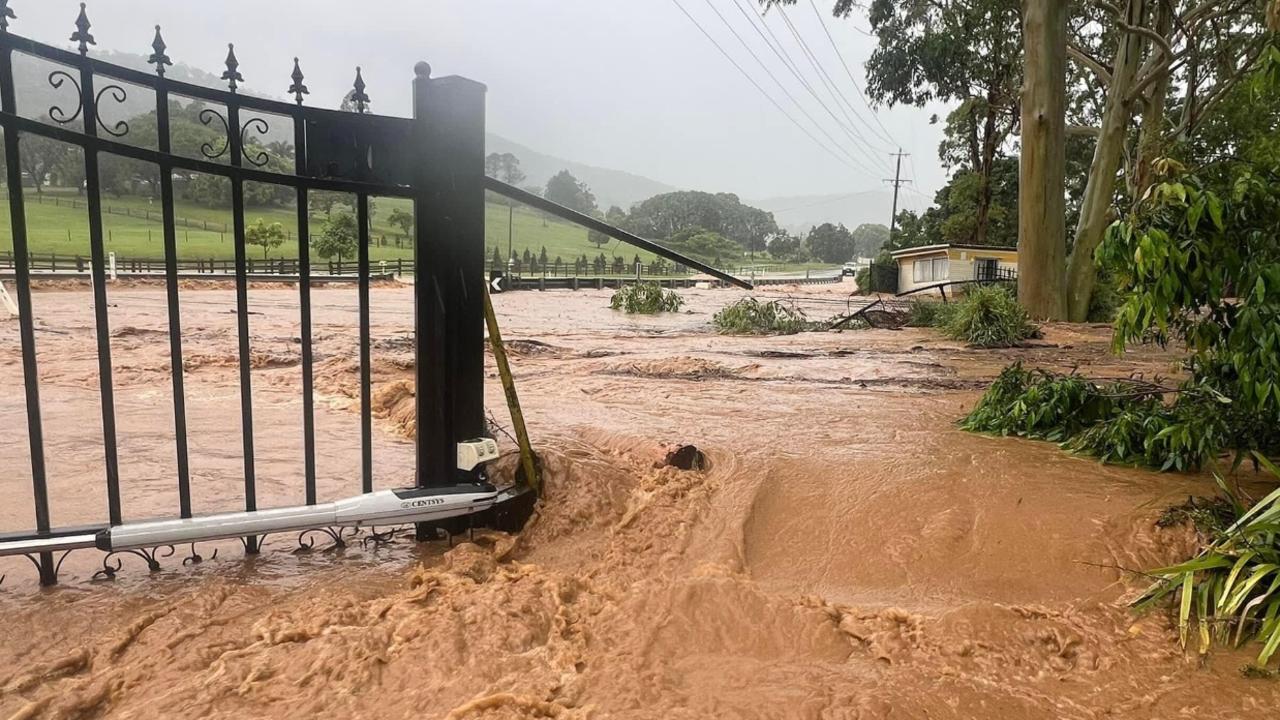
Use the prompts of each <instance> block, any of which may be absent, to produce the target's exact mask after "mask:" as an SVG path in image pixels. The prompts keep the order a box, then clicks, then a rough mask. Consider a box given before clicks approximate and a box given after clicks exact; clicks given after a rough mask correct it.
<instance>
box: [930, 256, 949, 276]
mask: <svg viewBox="0 0 1280 720" xmlns="http://www.w3.org/2000/svg"><path fill="white" fill-rule="evenodd" d="M933 279H934V280H946V279H947V259H946V258H944V257H940V258H934V259H933Z"/></svg>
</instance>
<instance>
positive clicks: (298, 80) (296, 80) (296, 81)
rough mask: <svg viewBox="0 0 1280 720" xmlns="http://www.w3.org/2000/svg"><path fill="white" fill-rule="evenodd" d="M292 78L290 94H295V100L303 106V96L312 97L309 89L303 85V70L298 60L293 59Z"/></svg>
mask: <svg viewBox="0 0 1280 720" xmlns="http://www.w3.org/2000/svg"><path fill="white" fill-rule="evenodd" d="M290 77H291V78H293V84H292V85H290V86H289V92H291V93H293V96H294V98H296V99H297V101H298V104H299V105H301V104H302V96H303V95H310V94H311V91H310V90H308V89H307V86H306V85H303V84H302V68H301V67H299V66H298V58H294V59H293V75H291V76H290Z"/></svg>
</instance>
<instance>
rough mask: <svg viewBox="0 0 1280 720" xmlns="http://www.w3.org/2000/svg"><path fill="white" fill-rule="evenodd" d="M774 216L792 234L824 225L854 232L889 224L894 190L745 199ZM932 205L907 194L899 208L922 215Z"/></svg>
mask: <svg viewBox="0 0 1280 720" xmlns="http://www.w3.org/2000/svg"><path fill="white" fill-rule="evenodd" d="M743 202H746V203H748V204H750V205H754V206H756V207H758V208H760V209H762V210H768V211H769V212H771V213H773V219H774V220H776V221H777V222H778V225H780V226H781V227H784V228H786V229H788V230H790V231H792V232H807V231H808V230H809V228H811V227H813V226H814V225H820V224H822V223H824V222H831V223H844V224H845V226H846V227H848V228H850V229H853V228H856V227H857V226H859V225H861V224H863V223H880V224H882V225H888V224H889V216H890V215H892V214H893V191H892V190H866V191H863V192H854V193H846V194H832V195H795V196H790V197H774V198H764V199H757V200H744V201H743ZM928 206H929V203H928V202H927V201H926V200H925V199H924V198H923V197H921V196H919V195H917V194H915V193H912V192H908V191H903V192H901V193H899V194H898V209H899V210H900V211H901V210H915V211H916V212H920V211H922V210H924V209H925V208H927V207H928Z"/></svg>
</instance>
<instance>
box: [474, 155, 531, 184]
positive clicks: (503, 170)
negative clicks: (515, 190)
mask: <svg viewBox="0 0 1280 720" xmlns="http://www.w3.org/2000/svg"><path fill="white" fill-rule="evenodd" d="M484 174H485V175H488V176H489V177H491V178H496V179H498V180H501V181H502V182H504V183H506V184H508V185H515V186H516V187H519V186H520V183H522V182H524V181H525V174H524V171H523V170H521V169H520V158H518V157H516V156H515V155H512V154H511V153H489V154H488V155H487V156H485V159H484Z"/></svg>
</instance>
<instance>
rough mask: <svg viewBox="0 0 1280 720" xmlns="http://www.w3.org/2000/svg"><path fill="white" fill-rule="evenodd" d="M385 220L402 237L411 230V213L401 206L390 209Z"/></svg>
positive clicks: (407, 234) (407, 235)
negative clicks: (396, 229)
mask: <svg viewBox="0 0 1280 720" xmlns="http://www.w3.org/2000/svg"><path fill="white" fill-rule="evenodd" d="M387 222H389V223H391V224H392V225H393V226H395V227H397V228H400V235H401V236H402V237H405V238H408V237H409V233H412V232H413V213H411V212H406V211H405V210H403V209H401V208H396V209H395V210H392V211H391V215H390V217H388V218H387ZM495 249H496V248H495Z"/></svg>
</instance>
